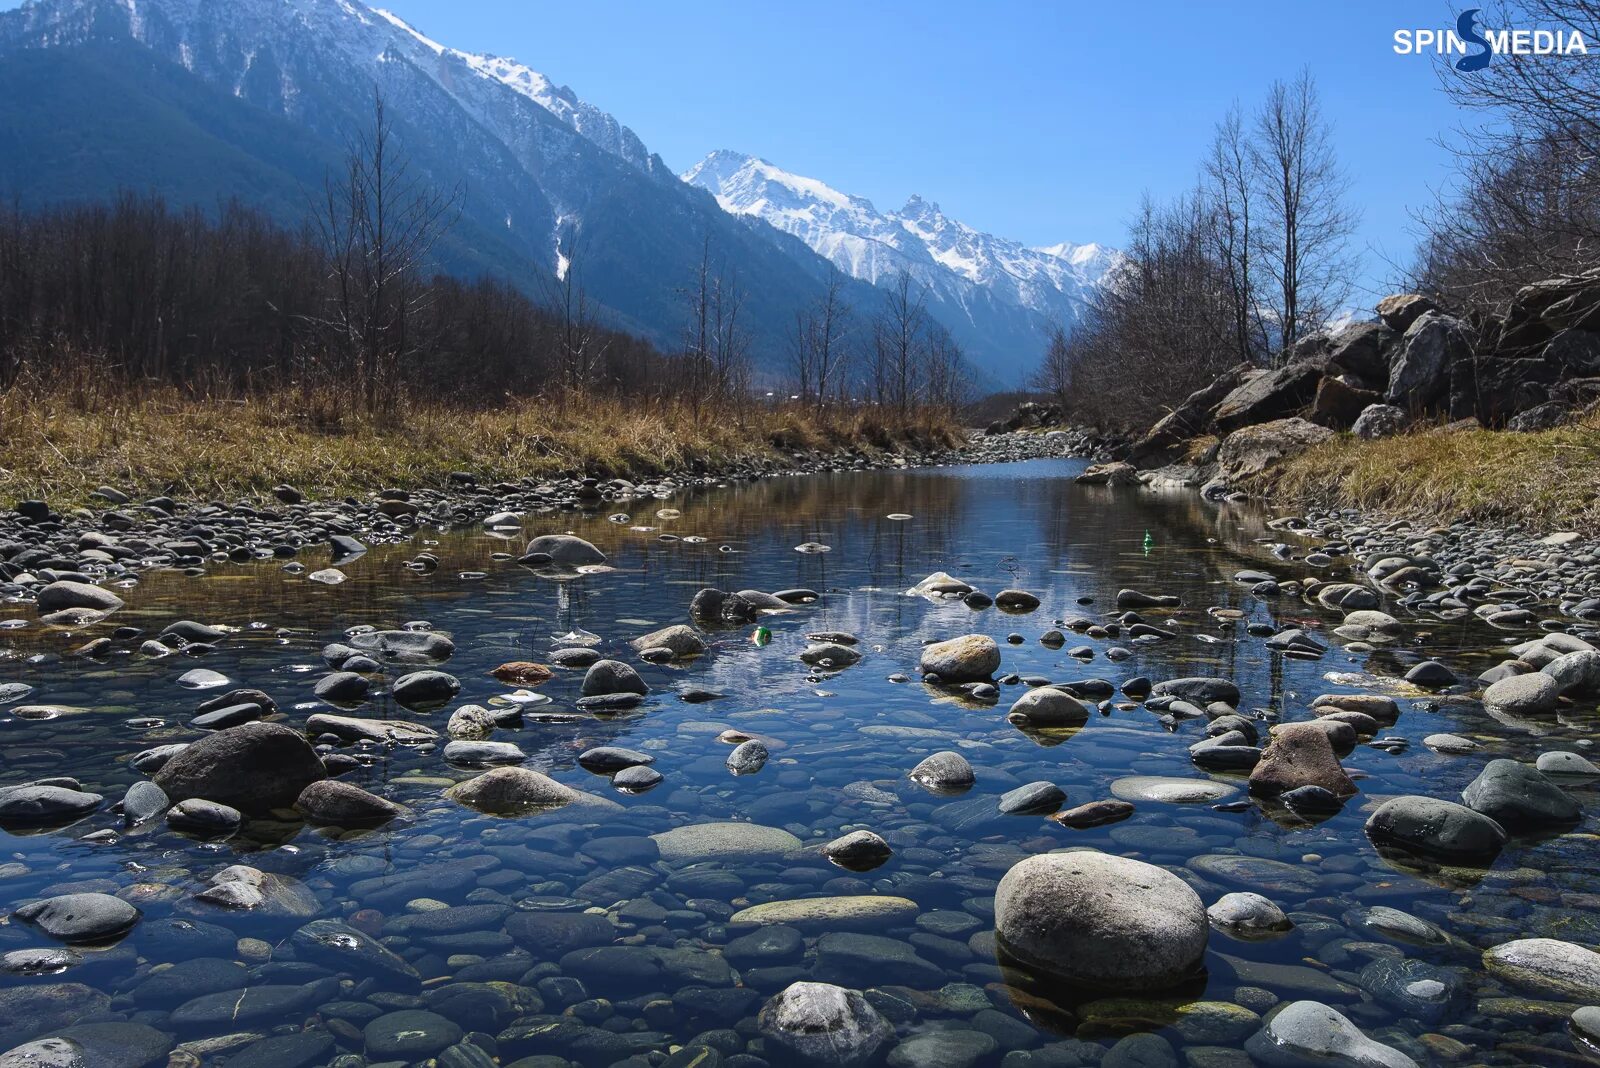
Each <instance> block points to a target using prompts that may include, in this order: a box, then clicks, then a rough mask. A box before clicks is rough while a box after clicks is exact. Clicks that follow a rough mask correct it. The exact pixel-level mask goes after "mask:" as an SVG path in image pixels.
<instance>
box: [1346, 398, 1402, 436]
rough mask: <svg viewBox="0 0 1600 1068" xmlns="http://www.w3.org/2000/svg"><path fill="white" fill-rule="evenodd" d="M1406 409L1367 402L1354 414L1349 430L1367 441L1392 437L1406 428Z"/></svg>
mask: <svg viewBox="0 0 1600 1068" xmlns="http://www.w3.org/2000/svg"><path fill="white" fill-rule="evenodd" d="M1406 422H1407V417H1406V411H1405V409H1404V408H1397V407H1396V406H1394V405H1393V404H1369V405H1367V407H1366V408H1364V409H1362V411H1361V414H1360V415H1358V416H1356V421H1355V422H1354V423H1353V424H1352V425H1351V427H1350V432H1351V433H1352V434H1354V435H1355V436H1356V437H1358V438H1364V439H1366V440H1367V441H1377V440H1378V439H1379V438H1392V437H1394V436H1395V435H1396V434H1398V433H1400V432H1401V431H1402V430H1404V429H1405V428H1406Z"/></svg>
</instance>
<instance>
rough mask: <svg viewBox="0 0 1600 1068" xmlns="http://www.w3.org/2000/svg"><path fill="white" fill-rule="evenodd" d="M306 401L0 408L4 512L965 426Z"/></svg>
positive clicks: (784, 449)
mask: <svg viewBox="0 0 1600 1068" xmlns="http://www.w3.org/2000/svg"><path fill="white" fill-rule="evenodd" d="M329 413H330V406H329V405H327V404H326V403H324V402H322V401H319V400H314V399H306V398H302V397H300V396H298V395H296V394H288V395H278V396H265V397H251V398H247V399H244V400H234V399H207V398H194V397H189V396H185V395H184V394H182V393H180V392H178V391H177V390H171V389H154V390H143V391H138V392H137V394H136V395H130V394H129V393H128V392H126V391H121V390H110V389H103V390H96V391H94V393H93V395H91V396H85V395H84V394H83V393H82V392H81V391H79V390H76V389H74V390H65V391H56V392H46V391H41V390H39V389H37V388H32V389H26V390H24V389H17V390H12V391H10V392H6V393H0V500H4V501H7V502H8V503H9V501H10V500H18V499H24V498H30V497H39V498H44V499H47V500H49V501H51V502H52V503H53V504H56V505H57V506H68V505H73V504H81V503H85V502H87V501H88V500H89V499H90V498H89V494H90V492H92V491H93V490H94V489H95V488H96V487H98V486H101V485H111V486H115V487H116V488H118V489H120V490H122V491H123V492H125V493H128V494H130V495H134V496H148V495H151V494H156V493H170V494H174V495H180V496H184V497H189V498H198V499H219V498H220V499H232V498H234V497H238V496H240V495H242V494H243V495H249V494H259V493H262V492H264V491H266V490H268V489H270V488H271V487H272V486H275V485H277V484H278V483H281V482H287V483H290V484H293V485H295V486H298V487H299V488H300V489H301V490H303V491H305V492H306V493H308V494H311V495H314V496H319V497H336V496H343V495H346V494H351V493H361V492H368V491H371V490H373V489H376V488H380V487H384V486H402V487H411V488H415V487H424V486H440V485H443V484H444V483H445V481H446V479H447V478H448V476H449V473H450V472H452V471H469V472H471V473H472V474H474V475H475V476H477V478H478V479H479V480H480V481H482V482H491V481H497V480H509V479H516V478H523V477H528V476H533V477H540V478H544V477H555V476H558V475H564V474H588V475H596V476H602V477H604V476H624V475H626V476H634V477H640V476H648V475H656V474H664V473H668V472H673V471H681V470H686V469H690V468H693V467H694V466H695V465H696V464H703V465H705V466H706V467H709V468H711V469H717V468H720V467H725V466H728V465H732V464H734V463H737V462H741V461H751V460H771V461H776V462H778V463H780V464H783V463H788V462H789V461H790V457H789V453H791V452H793V451H797V450H813V449H824V450H825V449H834V448H840V447H846V446H861V447H864V448H867V449H869V450H870V449H880V450H893V449H905V448H926V447H929V446H933V445H947V444H951V443H954V442H955V441H956V440H957V439H956V430H955V427H954V426H953V424H950V423H949V422H948V421H946V420H943V419H941V418H938V417H935V416H929V415H919V416H918V417H917V419H916V420H914V421H912V422H911V423H910V424H909V425H906V426H892V425H890V424H889V423H887V422H885V421H883V420H880V419H877V418H875V417H874V416H873V415H872V414H871V413H839V414H837V415H830V416H827V417H825V418H820V419H819V418H817V417H816V416H814V415H813V414H811V413H801V412H793V411H768V410H755V411H750V412H746V413H744V414H742V415H733V414H728V413H716V414H711V415H704V416H702V418H700V419H698V420H697V419H696V418H695V417H694V415H693V413H692V412H691V411H689V409H688V408H687V407H686V406H684V405H682V404H678V403H674V402H651V401H629V400H619V399H615V398H600V397H586V398H581V399H574V400H571V401H569V403H568V404H567V405H565V406H564V407H558V406H556V405H553V404H549V403H546V402H542V401H538V400H528V401H523V402H516V403H513V404H510V405H508V406H506V407H503V408H498V409H494V410H489V411H471V410H462V409H458V408H452V407H448V406H442V405H441V406H426V405H419V406H413V407H411V408H409V409H408V410H406V411H404V412H402V413H400V414H398V415H397V416H395V417H392V418H388V419H374V418H368V417H352V416H343V417H334V416H331V415H330V414H329Z"/></svg>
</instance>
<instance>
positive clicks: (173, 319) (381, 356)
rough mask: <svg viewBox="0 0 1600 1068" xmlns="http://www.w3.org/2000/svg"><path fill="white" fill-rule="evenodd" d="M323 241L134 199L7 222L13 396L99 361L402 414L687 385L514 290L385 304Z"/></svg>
mask: <svg viewBox="0 0 1600 1068" xmlns="http://www.w3.org/2000/svg"><path fill="white" fill-rule="evenodd" d="M328 263H329V261H328V256H327V254H326V248H325V246H324V244H323V242H322V241H321V240H320V239H319V236H318V234H317V232H316V231H315V230H314V229H311V228H307V229H304V230H299V231H294V230H287V229H284V228H282V227H280V226H278V225H277V224H275V223H274V222H273V221H272V220H271V219H269V218H267V217H266V216H265V215H263V214H262V213H260V212H258V211H256V210H254V209H251V208H248V207H245V206H243V205H240V204H237V203H228V204H224V205H222V206H221V207H220V208H219V209H217V210H216V211H214V212H210V213H207V212H203V211H200V210H198V209H193V208H190V209H183V210H177V209H173V208H171V207H169V206H167V205H166V204H164V203H163V202H162V201H160V200H159V199H155V198H151V197H140V196H133V195H124V196H122V197H119V198H118V199H117V200H115V201H113V202H111V203H108V204H89V205H82V206H75V207H67V208H59V209H56V210H52V211H47V212H32V213H28V212H22V211H19V210H17V209H15V208H12V209H10V210H5V211H0V388H6V387H9V386H11V385H13V384H15V383H16V382H17V381H18V380H19V379H20V378H24V377H32V378H34V379H36V380H39V381H42V382H46V383H48V382H49V381H50V380H51V379H52V378H53V377H54V376H55V375H56V374H57V373H58V372H59V371H60V370H61V368H62V367H63V366H65V365H66V363H67V361H74V360H82V359H84V358H86V357H92V358H93V359H94V360H95V361H96V362H97V364H98V366H99V367H100V369H101V370H102V372H103V373H105V374H108V375H111V376H113V377H114V378H116V379H118V380H120V381H122V382H124V383H127V384H129V385H137V384H139V383H159V384H171V385H177V386H179V387H181V388H184V389H187V390H191V391H196V392H217V393H245V392H249V391H252V390H269V389H270V390H290V389H295V390H305V391H312V392H317V393H320V394H322V395H323V396H325V397H327V398H330V399H331V401H332V404H330V407H331V406H338V407H343V408H347V409H352V410H355V409H362V410H371V411H376V412H380V413H381V412H383V411H387V410H392V409H393V406H394V405H395V403H397V401H398V400H399V398H400V396H401V394H402V393H407V392H409V393H411V394H413V395H415V396H426V397H430V398H439V399H449V400H452V401H456V402H460V403H464V404H472V405H490V404H496V403H501V402H503V401H504V399H505V398H506V397H507V396H532V395H535V394H545V395H559V394H560V391H561V383H562V382H563V381H565V382H568V383H579V382H581V383H582V384H583V387H584V388H585V389H593V390H600V391H606V392H619V393H630V394H638V395H668V394H674V393H677V392H679V391H681V390H682V388H683V385H682V376H681V374H679V373H678V371H677V368H678V360H677V358H676V357H674V356H673V355H670V354H667V353H663V352H661V351H660V350H658V349H657V348H656V347H655V346H653V345H651V344H650V343H649V342H647V341H644V340H641V339H640V338H637V337H634V336H632V335H629V334H626V333H623V332H620V331H616V330H610V329H606V328H604V327H603V326H600V325H598V324H597V323H596V322H595V320H594V317H593V315H592V314H590V313H589V311H588V309H587V304H586V302H585V300H584V299H583V298H581V296H580V295H578V294H577V292H576V289H575V290H574V296H573V298H572V304H571V305H570V306H563V305H561V304H559V303H556V302H552V301H545V302H539V301H534V300H531V299H529V298H528V297H527V296H526V295H524V294H523V293H522V292H520V291H519V290H517V289H515V288H513V287H512V286H510V285H509V284H507V283H504V282H500V281H494V280H488V279H480V280H477V281H462V280H458V279H454V278H450V277H446V276H432V277H423V276H422V275H421V274H420V272H418V271H409V272H404V273H402V274H400V275H398V276H395V275H390V276H389V280H388V281H387V282H386V283H385V288H384V292H383V294H382V296H381V298H380V297H378V296H377V295H376V294H374V293H372V292H369V291H368V290H367V288H366V285H367V283H366V281H365V280H366V279H368V278H374V279H375V278H376V276H373V275H368V274H367V273H366V269H365V268H364V267H363V268H361V269H360V270H359V271H358V270H356V269H352V271H351V272H350V274H351V277H350V279H349V280H348V282H349V286H348V288H347V287H346V285H345V284H344V283H345V282H346V281H347V280H346V279H345V278H344V277H343V276H342V275H341V273H340V272H339V271H337V270H330V269H329V266H328Z"/></svg>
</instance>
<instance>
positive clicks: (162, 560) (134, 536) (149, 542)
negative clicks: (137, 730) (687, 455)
mask: <svg viewBox="0 0 1600 1068" xmlns="http://www.w3.org/2000/svg"><path fill="white" fill-rule="evenodd" d="M1103 447H1104V446H1103V442H1102V441H1101V440H1100V439H1098V438H1096V437H1095V436H1094V435H1092V434H1090V433H1089V432H1086V431H1078V430H1057V431H1052V432H1050V433H1045V434H1035V433H1018V434H1003V435H999V436H982V435H974V436H973V437H972V438H971V439H970V440H969V442H968V444H967V445H966V446H965V447H963V448H957V449H937V450H933V451H929V452H912V453H869V452H865V451H861V450H839V451H834V452H818V451H793V452H789V453H787V454H786V455H785V456H784V457H782V458H774V459H771V460H767V461H763V462H746V463H740V464H736V465H734V466H732V467H729V468H726V469H715V470H713V469H705V470H697V471H692V472H685V473H681V474H673V475H665V476H656V477H652V478H649V479H642V480H637V481H634V480H629V479H625V478H612V479H598V478H584V477H578V476H571V477H566V478H559V479H544V480H535V479H523V480H520V481H517V482H496V483H493V484H491V485H480V484H479V482H478V480H477V478H476V477H475V476H474V475H473V474H472V473H471V472H468V471H461V472H456V473H454V474H452V475H451V477H450V481H449V484H448V485H446V486H435V487H394V488H383V489H376V490H375V491H374V492H373V493H372V494H371V495H370V496H368V497H366V498H365V499H357V498H354V497H346V498H344V499H341V500H327V501H317V500H311V499H308V496H307V495H306V494H305V493H302V492H301V491H300V490H299V489H297V488H296V487H294V486H288V485H280V486H277V487H275V488H274V490H273V499H272V500H270V501H261V500H251V499H241V500H238V501H234V502H232V503H229V502H224V501H196V500H180V499H177V498H175V497H172V496H159V497H153V498H149V499H146V500H143V501H135V500H132V499H130V497H129V496H128V495H127V494H125V493H123V492H122V491H121V490H119V489H117V488H116V487H114V486H103V487H101V488H100V489H98V490H96V491H95V494H94V496H96V497H97V498H98V499H99V500H101V501H103V502H104V503H105V504H106V505H107V506H108V507H107V508H105V509H104V510H91V509H87V508H74V509H70V510H68V511H66V512H59V511H57V510H56V508H54V507H53V506H52V505H51V503H50V502H49V501H45V500H25V501H18V502H16V505H15V507H14V509H12V510H9V511H0V599H4V600H9V601H12V602H14V603H16V602H26V601H29V600H31V599H32V596H33V592H34V591H35V590H36V589H37V588H39V587H41V586H43V585H45V584H48V583H49V582H51V581H56V580H59V579H69V580H73V581H82V582H87V581H91V580H92V581H100V582H108V583H113V584H114V583H116V582H118V581H121V580H124V579H129V578H131V577H132V576H134V575H136V574H137V573H138V572H139V571H142V570H148V569H150V568H157V567H165V568H177V569H182V570H186V571H190V572H193V573H196V574H199V573H202V572H203V570H204V568H205V567H206V566H207V564H208V563H214V562H227V561H231V562H233V563H247V562H250V561H252V560H257V561H267V560H279V561H285V562H287V566H289V567H291V568H296V567H301V566H303V565H301V564H299V562H298V561H297V559H296V558H297V557H298V556H300V555H301V554H302V553H303V552H309V551H310V550H313V549H321V548H323V547H329V548H331V549H332V554H333V562H334V566H335V567H336V566H337V564H338V562H339V561H341V560H348V559H352V558H354V557H355V556H357V555H359V554H360V553H362V552H364V551H366V549H367V547H368V546H369V545H373V544H389V543H397V542H402V541H405V540H407V539H408V538H410V537H411V536H412V535H413V534H415V533H416V531H418V530H419V529H423V528H430V527H432V528H450V527H462V526H471V525H474V524H482V525H484V526H488V527H494V526H497V525H501V526H503V525H506V524H507V523H510V522H511V521H512V520H513V519H515V517H516V516H519V515H522V514H531V513H541V512H553V511H578V510H593V509H599V508H603V507H604V506H605V505H606V504H608V503H623V502H626V501H630V500H636V499H641V498H655V499H665V498H667V497H670V496H672V495H673V494H676V493H680V492H683V491H685V490H691V489H704V488H711V487H715V486H719V485H725V484H727V483H729V482H736V481H746V482H748V481H756V480H759V479H767V478H784V477H797V476H803V475H814V474H823V473H830V472H844V471H869V470H880V469H891V468H906V469H910V468H916V467H933V466H940V465H948V464H972V463H1009V462H1013V461H1017V460H1029V459H1038V458H1041V457H1062V456H1092V455H1095V454H1097V453H1098V452H1100V451H1102V450H1103ZM328 577H329V578H333V576H331V575H330V576H328ZM335 580H336V579H335ZM86 610H88V611H92V610H93V609H92V607H91V608H88V609H85V608H83V607H81V606H80V607H73V608H71V609H70V611H72V612H75V613H78V614H79V616H78V618H79V619H81V618H82V615H81V613H82V612H84V611H86ZM60 622H73V619H72V618H69V617H62V618H61V620H60Z"/></svg>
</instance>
